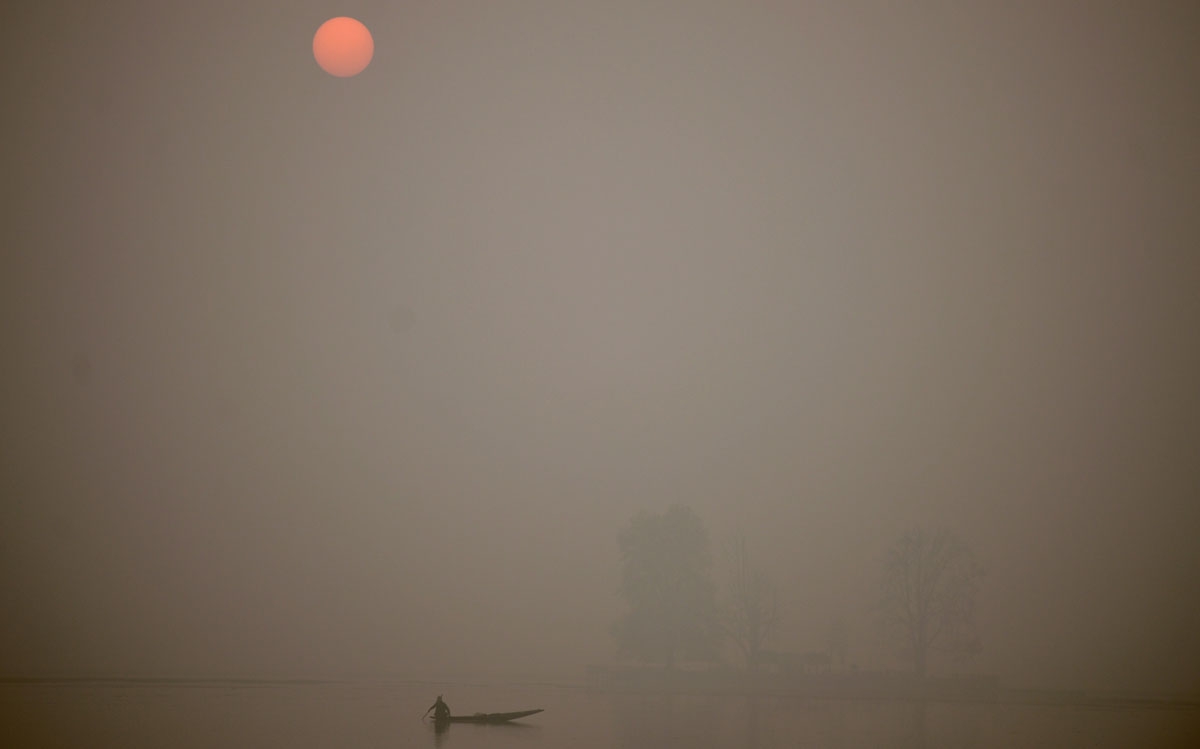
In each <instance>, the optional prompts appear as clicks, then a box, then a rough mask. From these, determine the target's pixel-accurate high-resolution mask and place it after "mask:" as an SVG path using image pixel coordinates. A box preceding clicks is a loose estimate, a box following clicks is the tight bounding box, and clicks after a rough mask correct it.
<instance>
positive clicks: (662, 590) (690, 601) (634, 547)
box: [613, 505, 717, 668]
mask: <svg viewBox="0 0 1200 749" xmlns="http://www.w3.org/2000/svg"><path fill="white" fill-rule="evenodd" d="M618 541H619V542H620V546H621V561H622V568H621V593H622V595H623V596H624V598H625V601H626V603H627V604H628V605H629V611H628V612H627V613H626V614H625V616H624V617H623V618H622V619H621V620H619V621H618V622H617V623H616V624H615V625H614V627H613V635H614V637H615V638H616V640H617V643H618V646H619V647H620V650H621V652H622V653H623V654H625V655H630V656H633V657H635V658H637V659H639V660H642V661H647V662H650V661H661V662H662V663H663V664H664V665H666V666H667V667H668V668H669V667H671V666H672V665H674V663H675V659H676V657H679V656H686V657H695V658H700V657H709V656H711V655H712V654H713V653H714V652H715V649H716V642H717V638H716V637H715V626H714V625H715V614H716V597H715V595H716V594H715V587H714V585H713V582H712V552H711V550H710V547H709V537H708V531H707V530H706V529H705V527H704V523H703V522H702V521H701V520H700V517H699V516H698V515H697V514H696V513H695V512H694V511H693V510H691V509H690V508H687V507H683V506H680V505H675V506H672V507H670V508H669V509H667V511H666V512H664V513H661V514H655V513H649V512H642V513H639V514H638V515H636V516H634V518H633V519H632V520H631V521H630V522H629V525H627V526H626V527H625V528H624V529H623V530H622V531H621V532H620V534H619V535H618Z"/></svg>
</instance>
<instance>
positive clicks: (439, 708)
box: [425, 694, 450, 720]
mask: <svg viewBox="0 0 1200 749" xmlns="http://www.w3.org/2000/svg"><path fill="white" fill-rule="evenodd" d="M429 710H432V711H433V719H434V720H449V719H450V706H449V705H447V704H446V703H445V702H442V695H440V694H439V695H438V698H437V701H436V702H434V703H433V704H432V705H430V706H429ZM429 710H426V711H425V714H426V715H429Z"/></svg>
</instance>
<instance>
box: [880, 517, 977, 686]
mask: <svg viewBox="0 0 1200 749" xmlns="http://www.w3.org/2000/svg"><path fill="white" fill-rule="evenodd" d="M982 577H983V568H982V567H980V565H979V563H978V562H977V561H976V559H975V555H974V553H973V552H972V551H971V550H970V549H969V548H968V547H967V546H966V545H965V544H963V543H962V542H961V541H959V540H958V539H957V538H956V537H955V536H954V535H953V534H951V533H950V532H948V531H945V530H940V531H937V532H932V533H931V532H929V531H925V530H921V529H915V530H911V531H908V532H907V533H905V534H904V535H902V536H901V537H900V538H899V540H897V542H896V543H895V545H893V546H892V547H891V549H889V550H888V553H887V559H886V562H885V564H884V575H883V584H882V601H881V613H882V615H883V621H884V626H885V628H886V629H887V631H888V633H889V634H890V635H891V636H892V637H893V638H894V639H895V641H896V644H897V645H898V646H899V649H900V650H901V651H902V652H903V653H904V654H905V655H906V656H907V657H908V658H909V659H911V661H912V664H913V670H914V671H915V672H916V673H917V674H919V675H921V676H924V675H925V674H926V673H927V672H928V666H929V656H930V654H931V653H933V652H935V651H936V652H942V653H947V654H949V655H951V656H955V657H962V656H967V655H971V654H974V653H976V652H978V651H979V648H980V645H979V636H978V634H977V633H976V629H975V596H976V594H977V593H978V590H979V581H980V579H981V578H982Z"/></svg>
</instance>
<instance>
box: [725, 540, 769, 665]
mask: <svg viewBox="0 0 1200 749" xmlns="http://www.w3.org/2000/svg"><path fill="white" fill-rule="evenodd" d="M727 556H728V564H729V590H728V593H727V598H726V600H725V601H724V604H723V605H722V607H721V620H720V621H721V626H722V628H723V629H724V630H725V634H726V635H728V636H729V639H731V640H733V642H734V644H736V645H737V647H738V650H739V651H741V654H742V658H743V659H744V660H745V662H746V667H747V668H749V669H751V670H753V669H755V668H757V667H758V665H759V663H760V662H761V659H762V656H763V650H764V647H765V646H766V644H767V642H769V641H770V638H771V636H772V635H773V634H774V632H775V626H776V624H777V623H778V618H779V606H778V595H777V592H776V589H775V584H774V582H773V581H772V580H771V579H770V578H769V577H768V576H767V575H766V573H764V572H763V571H762V570H761V569H759V568H757V567H755V566H753V565H752V564H751V561H750V554H749V552H748V551H746V538H745V537H744V536H741V535H738V536H736V537H734V539H733V540H732V541H731V542H730V544H729V547H728V552H727Z"/></svg>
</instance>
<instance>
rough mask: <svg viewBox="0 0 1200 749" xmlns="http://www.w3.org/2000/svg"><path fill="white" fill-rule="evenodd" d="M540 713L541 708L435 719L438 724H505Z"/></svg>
mask: <svg viewBox="0 0 1200 749" xmlns="http://www.w3.org/2000/svg"><path fill="white" fill-rule="evenodd" d="M540 712H542V708H538V709H537V710H518V711H517V712H515V713H475V714H474V715H451V716H449V717H447V718H435V721H436V722H438V723H507V722H509V721H510V720H517V719H518V718H526V717H529V716H530V715H537V714H538V713H540Z"/></svg>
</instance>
